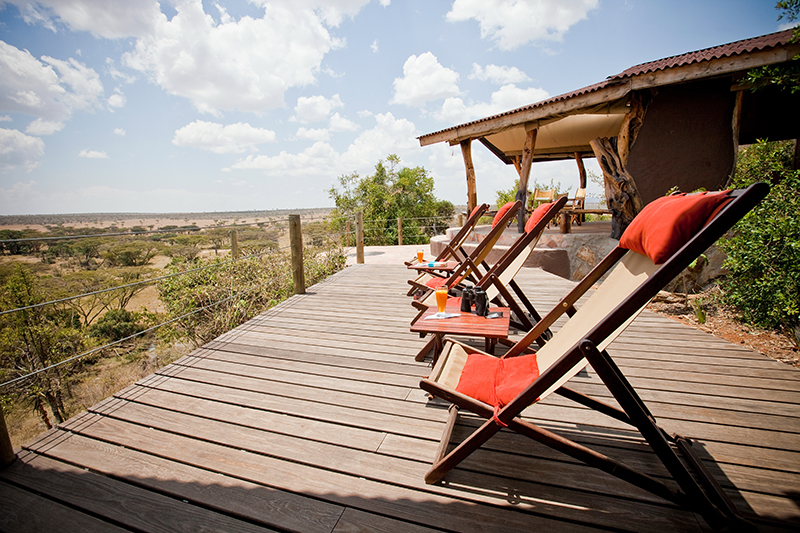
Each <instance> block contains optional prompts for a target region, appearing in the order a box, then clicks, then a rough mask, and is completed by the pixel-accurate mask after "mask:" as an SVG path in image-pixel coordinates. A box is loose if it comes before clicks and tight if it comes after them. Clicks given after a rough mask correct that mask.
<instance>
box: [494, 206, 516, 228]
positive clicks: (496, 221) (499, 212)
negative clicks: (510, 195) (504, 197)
mask: <svg viewBox="0 0 800 533" xmlns="http://www.w3.org/2000/svg"><path fill="white" fill-rule="evenodd" d="M515 203H516V202H508V203H507V204H506V205H504V206H503V207H501V208H500V209H498V210H497V214H496V215H495V216H494V220H492V227H495V226H496V225H497V224H499V223H500V219H501V218H503V217H504V216H505V214H506V213H507V212H508V210H509V209H511V208H512V207H514V204H515Z"/></svg>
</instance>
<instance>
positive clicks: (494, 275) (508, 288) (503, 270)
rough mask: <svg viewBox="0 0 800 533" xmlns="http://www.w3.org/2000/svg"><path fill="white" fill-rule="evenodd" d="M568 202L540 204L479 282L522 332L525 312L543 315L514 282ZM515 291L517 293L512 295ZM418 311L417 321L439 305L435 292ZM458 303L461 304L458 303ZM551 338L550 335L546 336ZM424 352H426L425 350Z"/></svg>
mask: <svg viewBox="0 0 800 533" xmlns="http://www.w3.org/2000/svg"><path fill="white" fill-rule="evenodd" d="M566 202H567V199H566V198H559V199H558V200H556V201H555V202H550V203H544V204H541V205H540V206H539V207H537V208H536V209H535V210H534V212H533V213H532V214H531V216H530V217H529V218H528V221H527V223H526V224H525V233H523V234H521V235H520V236H519V237H518V238H517V240H516V241H514V244H512V245H511V246H510V247H509V249H508V250H507V251H506V253H504V254H503V256H502V257H501V258H500V260H498V261H497V263H495V264H494V265H493V266H492V267H491V268H490V269H489V270H488V271H487V272H486V273H485V274H484V275H483V276H482V277H481V278H480V279H479V280H478V281H477V282H476V283H475V286H476V287H480V288H481V289H483V290H484V291H485V292H486V296H487V297H488V298H489V300H490V301H493V302H494V303H495V304H496V305H498V306H500V307H508V308H510V309H511V311H512V320H511V325H512V326H513V327H514V328H516V329H520V330H522V331H529V330H530V329H531V328H533V323H532V322H531V321H530V319H528V317H527V316H526V314H525V311H527V312H528V313H530V315H531V316H532V317H533V319H534V320H536V321H539V320H541V317H540V316H539V314H538V313H537V311H536V309H535V308H534V307H533V304H532V303H531V302H530V300H529V299H528V298H527V296H526V295H525V293H524V292H523V291H522V289H521V288H520V287H519V285H517V283H516V282H515V281H514V277H515V276H516V275H517V273H518V272H519V270H520V268H522V265H524V264H525V261H527V259H528V257H530V255H531V253H532V252H533V249H534V248H535V247H536V244H537V243H538V242H539V239H540V238H541V236H542V233H543V232H544V229H545V228H546V227H547V225H548V224H549V223H550V221H551V220H552V219H553V218H554V217H555V216H556V215H557V214H558V213H559V211H560V210H561V209H562V208H563V207H564V204H565V203H566ZM512 292H513V293H514V294H515V295H516V298H515V297H514V295H512ZM413 305H414V307H416V308H417V309H418V310H419V313H418V314H417V316H416V317H415V318H414V320H412V321H411V323H412V324H414V323H415V322H416V321H417V320H419V318H420V317H421V316H422V314H423V313H424V312H425V311H426V310H427V309H428V307H432V306H434V305H436V300H435V295H434V294H432V293H431V294H429V295H427V297H426V298H425V299H424V300H422V301H415V302H413ZM455 305H458V304H457V303H456V304H455ZM545 338H549V334H548V335H545ZM422 353H424V352H422Z"/></svg>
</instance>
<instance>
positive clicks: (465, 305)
mask: <svg viewBox="0 0 800 533" xmlns="http://www.w3.org/2000/svg"><path fill="white" fill-rule="evenodd" d="M473 305H474V306H475V311H473V310H472V306H473ZM461 311H462V312H464V313H472V312H474V313H475V314H476V315H478V316H486V315H488V314H489V298H488V297H487V296H486V292H485V291H484V290H483V289H481V288H480V287H472V288H471V287H467V288H466V289H464V290H463V291H462V292H461Z"/></svg>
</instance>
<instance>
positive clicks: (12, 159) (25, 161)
mask: <svg viewBox="0 0 800 533" xmlns="http://www.w3.org/2000/svg"><path fill="white" fill-rule="evenodd" d="M43 155H44V141H42V140H41V139H40V138H38V137H31V136H30V135H25V134H24V133H22V132H21V131H18V130H7V129H4V128H0V172H6V171H8V170H13V169H15V168H24V169H25V171H26V172H30V171H31V170H33V169H35V168H36V167H38V166H39V160H40V159H41V158H42V156H43Z"/></svg>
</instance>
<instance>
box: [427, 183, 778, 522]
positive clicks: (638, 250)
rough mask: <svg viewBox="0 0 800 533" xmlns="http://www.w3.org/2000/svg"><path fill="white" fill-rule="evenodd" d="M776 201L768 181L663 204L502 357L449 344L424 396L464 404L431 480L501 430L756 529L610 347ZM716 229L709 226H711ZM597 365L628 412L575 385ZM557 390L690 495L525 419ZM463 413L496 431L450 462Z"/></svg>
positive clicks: (472, 440)
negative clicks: (744, 221) (642, 448)
mask: <svg viewBox="0 0 800 533" xmlns="http://www.w3.org/2000/svg"><path fill="white" fill-rule="evenodd" d="M768 191H769V187H768V186H767V185H766V184H763V183H757V184H754V185H752V186H751V187H749V188H748V189H744V190H738V191H733V192H723V193H702V194H698V195H679V196H677V197H676V196H669V197H664V198H660V199H658V200H656V201H654V202H651V203H650V204H648V205H647V206H646V207H645V209H644V210H642V212H641V213H640V214H639V215H638V216H637V217H636V218H635V219H634V220H633V222H632V223H631V225H630V226H629V227H628V229H627V230H626V231H625V233H624V234H623V236H622V238H621V239H620V245H619V246H618V247H617V248H616V249H614V250H613V251H612V252H611V253H610V254H609V255H608V256H606V257H605V258H604V259H603V261H602V262H601V263H600V264H599V265H598V266H597V267H595V269H593V270H592V272H590V274H589V275H587V277H586V278H585V279H584V280H583V281H582V282H580V283H579V284H578V285H577V286H576V287H575V289H574V290H572V291H570V293H569V294H568V295H567V296H566V297H564V298H563V299H562V300H561V302H560V303H559V304H558V305H557V306H556V307H555V309H553V311H551V312H550V313H548V314H547V315H546V316H545V317H544V319H542V320H541V321H540V322H539V323H538V324H537V325H536V326H535V327H534V328H533V329H532V330H531V331H530V332H528V333H527V334H526V335H525V336H524V337H523V338H522V339H521V340H520V341H519V342H518V343H516V344H515V345H514V346H513V347H512V348H511V349H510V350H509V352H508V353H506V355H504V356H503V357H502V358H497V357H493V356H490V355H488V354H485V353H482V352H480V351H479V350H476V349H474V348H472V347H470V346H468V345H465V344H461V343H458V342H456V341H453V340H452V339H446V341H445V345H444V349H443V351H442V354H441V356H440V358H439V360H438V362H437V364H436V365H435V367H434V369H433V371H432V373H431V375H430V377H428V378H426V379H423V380H422V381H421V382H420V387H421V388H422V389H424V390H426V391H428V392H429V393H431V394H432V395H434V396H438V397H440V398H443V399H445V400H447V401H449V402H451V403H452V404H453V405H452V406H451V408H450V416H449V419H448V422H447V424H446V426H445V431H444V435H443V436H442V439H441V442H440V445H439V448H438V450H437V452H436V457H435V459H434V462H433V467H432V468H431V470H430V471H429V472H428V473H427V475H426V476H425V481H426V482H427V483H435V482H437V481H439V480H440V479H441V478H443V477H444V476H445V475H446V474H447V472H449V471H450V470H451V469H453V468H454V467H455V466H457V465H458V464H459V463H460V462H461V461H462V460H464V459H465V458H466V457H467V456H469V455H470V454H471V453H472V452H473V451H475V450H476V449H477V448H479V447H480V446H481V445H483V444H484V443H485V442H486V441H487V440H488V439H489V438H491V437H492V436H493V435H494V434H495V433H497V432H498V431H500V429H501V428H503V427H507V428H509V429H510V430H513V431H515V432H518V433H520V434H522V435H525V436H527V437H530V438H532V439H534V440H536V441H538V442H540V443H543V444H545V445H547V446H550V447H552V448H554V449H557V450H560V451H561V452H563V453H566V454H567V455H569V456H571V457H573V458H575V459H578V460H581V461H583V462H585V463H586V464H588V465H590V466H594V467H596V468H599V469H601V470H603V471H605V472H607V473H609V474H611V475H614V476H616V477H619V478H621V479H623V480H625V481H628V482H630V483H632V484H634V485H636V486H638V487H640V488H642V489H644V490H647V491H650V492H651V493H653V494H656V495H658V496H660V497H662V498H664V499H666V500H668V501H670V502H673V503H676V504H678V505H682V506H685V507H687V508H689V509H692V510H695V511H697V512H699V513H700V514H702V515H703V517H704V518H705V519H706V520H707V521H708V522H709V524H710V525H711V526H712V527H720V528H721V527H729V528H730V529H732V530H739V529H745V528H749V523H748V522H747V521H746V520H744V519H743V518H742V517H741V515H740V514H739V513H738V512H737V510H736V508H735V507H734V505H733V503H732V502H731V501H730V499H729V498H728V497H727V495H726V494H725V493H724V492H723V491H722V489H721V488H720V487H719V484H718V483H717V482H716V481H715V480H714V479H713V478H712V477H711V476H710V474H709V473H708V471H707V470H706V469H705V467H704V466H703V465H702V463H701V461H700V460H699V458H698V457H697V455H696V454H695V453H694V452H693V450H692V446H691V441H690V440H688V439H687V438H685V437H682V436H679V435H673V436H669V435H668V434H667V433H666V432H665V431H664V430H663V429H662V428H661V427H659V426H658V425H657V424H656V421H655V418H654V417H653V415H652V414H651V413H650V412H649V410H648V409H647V407H646V406H645V404H644V402H643V401H642V399H641V398H640V397H639V396H638V395H637V394H636V391H635V390H634V389H633V387H632V386H631V384H630V383H629V382H628V381H627V379H626V378H625V376H624V375H623V374H622V372H621V371H620V369H619V367H617V365H616V364H615V363H614V361H613V359H612V358H611V356H610V355H609V354H608V352H607V351H606V348H607V347H608V345H609V344H610V343H611V342H612V341H613V340H614V339H615V338H616V337H617V335H619V333H621V332H622V331H623V330H624V329H625V327H626V326H627V325H628V324H630V322H631V321H633V319H634V318H635V317H636V316H637V315H638V314H639V312H640V311H641V310H642V309H643V308H644V306H645V305H646V304H647V303H648V302H649V301H650V299H651V298H652V297H653V296H655V295H656V294H657V293H658V291H659V290H660V289H662V288H663V287H664V286H665V285H666V284H667V283H668V282H670V281H671V280H672V279H673V278H674V277H675V276H676V275H678V274H679V273H680V272H681V271H683V269H684V268H686V267H687V266H688V265H689V264H690V262H691V261H692V260H694V259H695V258H696V257H698V256H699V255H700V254H701V253H703V251H705V250H706V249H707V248H708V247H709V246H710V245H711V244H713V243H714V242H715V241H716V240H717V239H719V238H720V237H721V236H722V235H723V234H725V232H726V231H728V230H729V229H730V228H731V227H732V226H733V225H734V224H735V223H736V222H737V221H738V220H739V219H741V218H742V217H743V216H744V215H745V214H746V213H747V212H748V211H750V210H751V209H752V208H753V206H755V205H756V204H757V203H758V202H760V201H761V200H762V199H763V198H764V197H765V196H766V195H767V193H768ZM705 221H708V222H707V223H706V224H705V226H703V223H704V222H705ZM607 272H610V273H609V275H608V277H607V278H606V279H605V281H603V282H602V284H601V285H600V287H599V288H598V289H597V290H596V291H595V292H594V294H592V295H591V297H589V299H588V300H587V301H586V302H585V304H584V305H582V306H581V308H580V309H578V310H576V308H575V305H576V302H577V301H578V299H579V298H580V297H581V296H582V295H583V294H584V293H585V292H586V291H587V290H588V289H589V288H590V287H591V286H592V285H593V284H594V283H595V282H597V281H598V280H599V279H600V277H601V276H602V275H603V274H605V273H607ZM564 314H567V315H568V316H569V320H568V321H567V322H566V324H565V325H564V326H562V327H561V329H559V330H558V332H556V334H555V335H554V336H553V338H552V339H551V340H550V341H548V342H547V343H546V344H545V345H544V346H543V347H542V348H541V349H539V350H538V351H537V352H536V353H529V352H530V350H529V346H530V344H531V343H532V341H533V340H534V339H536V338H537V337H538V336H539V335H540V334H541V332H542V331H544V329H545V328H547V327H550V326H551V325H552V324H553V323H554V322H555V320H556V319H557V318H559V317H561V316H562V315H564ZM587 364H589V365H591V366H592V368H593V369H594V371H595V372H596V373H597V375H598V376H599V378H600V379H601V380H602V381H603V383H604V384H605V386H606V387H607V388H608V390H609V391H610V392H611V394H612V395H613V396H614V398H615V399H616V401H617V403H618V404H619V406H620V407H621V409H620V408H617V407H614V406H611V405H608V404H606V403H603V402H600V401H597V400H594V399H592V398H589V397H588V396H585V395H583V394H580V393H578V392H576V391H573V390H571V389H568V388H567V387H566V386H565V383H566V382H567V381H568V380H569V379H571V378H572V377H573V376H575V375H576V374H577V373H578V372H579V371H580V370H581V369H583V368H584V367H585V366H586V365H587ZM552 392H556V393H558V394H560V395H562V396H564V397H566V398H568V399H570V400H573V401H576V402H578V403H580V404H582V405H584V406H586V407H588V408H590V409H593V410H595V411H598V412H600V413H603V414H605V415H608V416H611V417H613V418H615V419H616V420H619V421H622V422H624V423H626V424H628V425H631V426H633V427H634V428H636V429H637V430H638V431H639V432H640V433H641V435H642V436H643V437H644V439H645V440H646V441H647V442H648V443H649V445H650V447H651V449H652V450H653V452H655V454H656V455H657V456H658V458H659V459H660V460H661V462H662V463H663V464H664V466H665V467H666V469H667V470H668V472H669V473H670V475H671V476H672V478H673V480H674V481H675V482H676V483H677V486H678V488H675V487H674V485H673V484H672V483H670V484H667V483H665V482H663V481H661V480H658V479H655V478H653V477H652V476H649V475H647V474H644V473H641V472H639V471H637V470H635V469H633V468H631V467H629V466H627V465H625V464H624V463H622V462H620V461H617V460H615V459H612V458H610V457H607V456H606V455H603V454H601V453H598V452H596V451H594V450H592V449H590V448H587V447H585V446H582V445H579V444H577V443H575V442H573V441H571V440H569V439H566V438H564V437H562V436H560V435H557V434H555V433H553V432H550V431H548V430H545V429H543V428H541V427H539V426H537V425H535V424H533V423H532V422H530V421H528V420H525V419H523V418H522V416H521V413H522V411H523V410H524V409H526V408H528V407H529V406H531V405H532V404H534V403H535V402H537V401H539V400H540V399H542V398H545V397H546V396H547V395H548V394H550V393H552ZM458 409H467V410H469V411H471V412H473V413H475V414H476V415H478V416H480V417H483V418H485V419H486V421H485V422H484V423H483V424H482V425H480V427H479V428H478V429H476V430H475V431H474V432H473V433H472V434H471V435H470V436H469V437H467V438H466V439H465V440H464V441H463V442H461V443H460V444H459V445H458V446H457V447H455V448H454V449H453V450H452V451H450V452H449V453H447V448H448V445H449V441H450V437H451V434H452V431H453V428H454V426H455V422H456V418H457V416H458ZM531 409H532V410H533V409H535V406H534V407H531ZM676 448H677V450H679V451H680V452H681V454H682V455H683V456H684V457H685V458H686V462H687V463H688V464H689V467H687V465H686V463H684V462H683V461H682V460H681V459H680V457H679V456H678V454H677V453H676ZM690 468H691V469H692V471H693V472H694V476H696V477H694V476H693V475H692V472H691V471H690V470H689V469H690ZM698 481H699V482H698Z"/></svg>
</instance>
